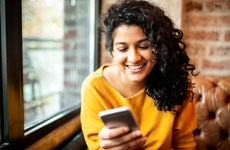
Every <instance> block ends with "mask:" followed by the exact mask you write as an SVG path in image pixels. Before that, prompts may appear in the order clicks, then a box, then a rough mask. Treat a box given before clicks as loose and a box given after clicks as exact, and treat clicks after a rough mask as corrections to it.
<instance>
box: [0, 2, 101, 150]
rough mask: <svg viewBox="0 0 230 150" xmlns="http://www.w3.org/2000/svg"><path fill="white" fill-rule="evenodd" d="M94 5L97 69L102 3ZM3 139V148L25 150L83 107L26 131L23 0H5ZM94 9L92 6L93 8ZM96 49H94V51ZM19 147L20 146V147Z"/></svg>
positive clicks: (2, 102) (3, 13) (1, 113)
mask: <svg viewBox="0 0 230 150" xmlns="http://www.w3.org/2000/svg"><path fill="white" fill-rule="evenodd" d="M91 3H94V6H95V7H94V10H93V11H92V13H91V15H93V17H92V16H91V17H92V19H93V26H92V28H93V30H92V33H93V34H94V39H93V40H94V46H93V47H92V46H91V47H90V48H91V50H90V53H93V59H92V57H91V58H90V59H91V60H93V61H91V65H93V66H92V68H91V70H90V71H93V70H95V69H96V68H97V67H98V65H99V57H98V56H99V52H98V49H99V42H98V39H99V34H98V29H97V26H96V21H95V20H97V18H98V16H99V6H100V1H94V0H91ZM0 4H1V58H0V60H1V83H2V87H1V89H0V90H1V93H0V94H1V95H0V96H1V99H2V101H1V102H0V108H1V110H2V111H1V112H0V115H1V118H0V119H1V121H0V123H1V126H0V127H1V140H2V141H3V143H0V148H3V147H15V146H17V148H19V147H21V146H22V147H21V148H25V147H27V146H28V145H30V144H32V143H34V142H35V141H37V140H38V139H40V138H42V137H43V136H45V135H46V134H47V133H49V132H51V131H52V130H54V129H56V128H57V127H59V126H61V125H62V124H64V123H65V122H67V121H69V120H71V119H72V118H74V117H76V116H77V115H79V113H80V107H79V108H75V109H72V110H68V111H65V112H63V113H61V114H59V115H58V116H55V117H54V118H51V119H49V120H46V121H44V122H43V123H41V124H39V125H38V126H36V127H33V128H31V129H29V130H28V131H25V130H24V107H23V104H24V101H23V67H22V66H23V65H22V58H23V54H22V5H21V4H22V0H16V1H15V0H1V3H0ZM91 8H92V7H91ZM92 48H93V50H92ZM18 146H19V147H18Z"/></svg>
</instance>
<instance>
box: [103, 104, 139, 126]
mask: <svg viewBox="0 0 230 150" xmlns="http://www.w3.org/2000/svg"><path fill="white" fill-rule="evenodd" d="M99 117H100V118H101V119H102V121H103V122H104V124H105V126H106V127H108V128H115V127H119V126H127V127H129V129H130V130H138V129H139V126H138V124H137V122H136V120H135V118H134V116H133V114H132V112H131V111H130V110H129V108H128V107H126V106H123V107H118V108H114V109H110V110H105V111H101V112H99Z"/></svg>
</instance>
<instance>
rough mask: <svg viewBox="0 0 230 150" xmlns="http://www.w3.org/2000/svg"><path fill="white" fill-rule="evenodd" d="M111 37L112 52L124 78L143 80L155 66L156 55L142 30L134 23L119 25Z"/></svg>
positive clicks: (134, 80) (136, 80)
mask: <svg viewBox="0 0 230 150" xmlns="http://www.w3.org/2000/svg"><path fill="white" fill-rule="evenodd" d="M113 38H114V40H113V51H112V54H113V56H114V61H115V63H116V64H117V66H118V67H119V69H120V71H121V73H122V75H124V77H125V80H127V79H128V80H130V81H133V82H141V83H143V82H145V78H146V77H147V75H148V74H149V73H150V72H151V70H152V69H153V67H154V66H155V60H156V56H155V55H154V54H153V53H152V48H151V46H150V43H149V41H148V40H147V37H146V35H145V34H144V32H143V30H142V29H141V28H140V27H139V26H136V25H120V26H118V27H117V28H116V29H115V30H114V34H113Z"/></svg>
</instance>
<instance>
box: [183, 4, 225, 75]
mask: <svg viewBox="0 0 230 150" xmlns="http://www.w3.org/2000/svg"><path fill="white" fill-rule="evenodd" d="M182 8H183V10H182V30H183V31H184V34H185V41H186V42H187V45H188V53H189V55H190V57H191V60H192V62H193V63H194V64H195V65H196V66H197V69H198V71H199V72H200V74H205V75H230V1H229V0H202V1H201V0H183V3H182Z"/></svg>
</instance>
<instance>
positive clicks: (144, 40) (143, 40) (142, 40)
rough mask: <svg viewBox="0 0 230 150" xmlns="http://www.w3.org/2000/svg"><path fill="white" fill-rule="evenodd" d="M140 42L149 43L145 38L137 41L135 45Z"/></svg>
mask: <svg viewBox="0 0 230 150" xmlns="http://www.w3.org/2000/svg"><path fill="white" fill-rule="evenodd" d="M142 42H149V40H148V39H147V38H146V39H141V40H139V41H137V43H142Z"/></svg>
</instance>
